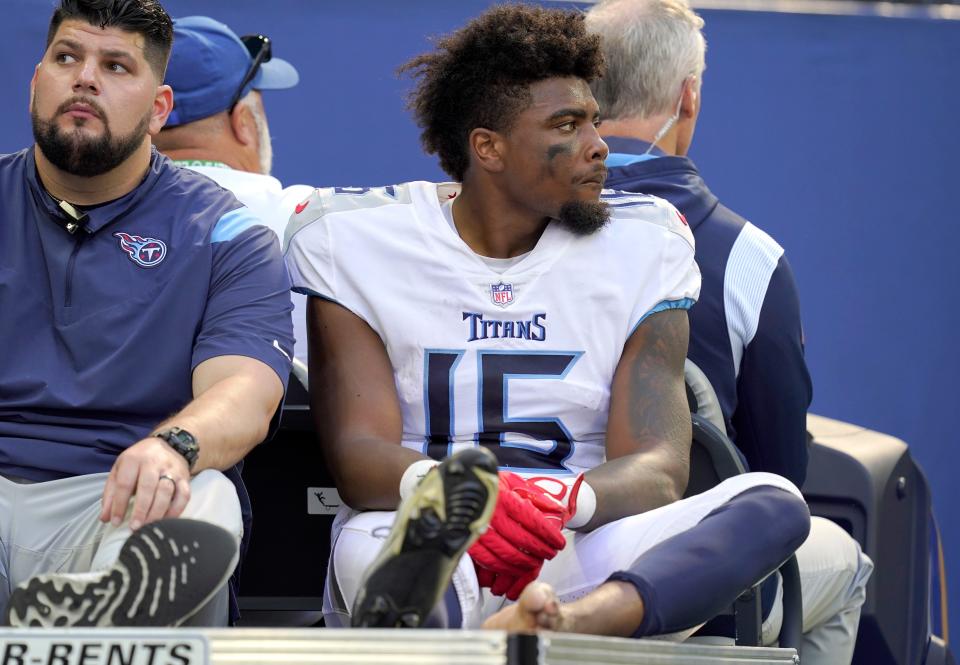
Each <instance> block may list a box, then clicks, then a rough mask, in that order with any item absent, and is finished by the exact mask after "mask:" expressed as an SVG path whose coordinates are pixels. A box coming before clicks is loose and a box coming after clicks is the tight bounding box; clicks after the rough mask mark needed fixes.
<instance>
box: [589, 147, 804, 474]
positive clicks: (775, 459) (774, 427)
mask: <svg viewBox="0 0 960 665" xmlns="http://www.w3.org/2000/svg"><path fill="white" fill-rule="evenodd" d="M606 142H607V144H608V145H609V146H610V152H611V155H610V158H608V166H610V175H609V177H608V178H607V183H606V186H607V187H609V188H612V189H621V190H625V191H629V192H641V193H644V194H653V195H655V196H659V197H661V198H664V199H666V200H668V201H670V203H672V204H673V205H674V206H676V207H677V209H678V210H680V212H681V213H683V215H684V216H685V217H686V218H687V221H688V222H689V224H690V227H691V228H692V229H693V235H694V238H695V239H696V243H697V248H696V259H697V264H698V265H699V266H700V271H701V273H702V275H703V286H702V288H701V291H700V299H699V300H698V301H697V304H696V305H694V306H693V308H692V309H691V310H690V350H689V354H688V355H689V358H690V359H691V360H692V361H693V362H695V363H696V364H697V365H698V366H699V367H700V369H702V370H703V372H704V373H705V374H706V375H707V378H708V379H709V380H710V382H711V383H712V384H713V388H714V390H715V391H716V393H717V397H718V399H719V401H720V407H721V409H722V410H723V416H724V420H725V421H726V426H727V433H728V434H729V435H730V438H731V439H732V440H733V441H734V442H735V443H736V444H737V446H738V447H739V448H740V450H741V451H743V454H744V455H745V456H746V458H747V461H748V463H749V465H750V468H751V469H753V470H755V471H770V472H772V473H777V474H780V475H782V476H785V477H787V478H789V479H790V480H792V481H793V482H794V483H795V484H796V485H797V486H800V485H802V484H803V480H804V478H805V477H806V472H807V457H808V452H807V434H806V413H807V407H809V406H810V400H811V397H812V385H811V381H810V374H809V372H808V371H807V366H806V363H805V362H804V358H803V332H802V329H801V324H800V304H799V300H798V297H797V286H796V283H795V281H794V278H793V272H792V271H791V269H790V264H789V263H787V259H786V257H785V256H784V255H783V248H781V247H780V245H778V244H777V243H776V241H774V240H773V239H772V238H771V237H770V236H769V235H767V234H766V233H764V232H763V231H761V230H760V229H758V228H757V227H756V226H754V225H753V224H751V223H750V222H748V221H747V220H745V219H744V218H742V217H740V216H739V215H737V214H736V213H735V212H733V211H732V210H730V209H729V208H727V207H726V206H724V205H723V204H721V203H720V202H719V201H718V200H717V197H716V196H714V195H713V194H712V193H711V192H710V190H709V189H708V188H707V185H706V183H704V181H703V179H702V178H701V177H700V174H699V173H698V172H697V168H696V166H694V164H693V162H692V161H690V160H689V159H687V158H686V157H675V156H666V155H664V153H662V152H660V151H659V150H656V149H654V151H651V152H652V155H651V156H650V157H653V158H647V159H644V158H640V157H638V156H640V155H643V154H644V153H645V152H646V151H647V149H648V148H649V146H650V144H649V143H645V142H643V141H637V140H633V139H623V138H616V137H611V138H608V139H606ZM638 159H639V161H636V160H638Z"/></svg>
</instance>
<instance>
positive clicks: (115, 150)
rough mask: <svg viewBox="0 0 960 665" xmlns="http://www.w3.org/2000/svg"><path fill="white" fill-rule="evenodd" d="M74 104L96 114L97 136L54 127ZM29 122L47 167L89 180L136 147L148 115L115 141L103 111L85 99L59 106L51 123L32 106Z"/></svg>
mask: <svg viewBox="0 0 960 665" xmlns="http://www.w3.org/2000/svg"><path fill="white" fill-rule="evenodd" d="M78 102H81V103H83V104H87V105H89V106H90V107H92V108H93V109H94V110H95V111H96V112H97V113H98V114H99V116H100V120H101V122H103V134H102V135H101V136H99V137H96V138H95V137H91V136H88V135H87V134H85V133H84V132H83V131H82V130H81V128H80V127H78V128H76V129H74V130H73V131H63V130H61V129H60V127H58V126H57V123H56V118H57V117H58V116H60V115H61V114H63V113H65V112H66V110H67V109H68V108H69V107H70V105H72V104H75V103H78ZM30 121H31V123H32V125H33V139H34V140H35V141H36V142H37V145H38V146H40V151H41V152H42V153H43V156H44V157H46V158H47V159H48V160H49V161H50V163H51V164H53V165H54V166H56V167H57V168H58V169H60V170H61V171H64V172H66V173H69V174H71V175H75V176H80V177H84V178H92V177H94V176H98V175H103V174H104V173H107V172H108V171H112V170H113V169H115V168H116V167H118V166H120V164H122V163H123V162H124V161H126V159H127V158H128V157H129V156H130V155H132V154H133V153H134V152H135V151H136V149H137V148H139V147H140V145H141V144H142V143H143V139H144V137H145V136H146V135H147V129H148V128H149V126H150V114H149V113H148V114H147V115H145V116H144V117H143V119H142V120H141V121H140V122H139V124H137V126H136V127H134V129H133V131H132V132H130V133H129V134H127V135H126V136H119V137H116V138H114V136H113V133H112V132H111V131H110V126H109V125H108V124H107V120H106V114H105V113H104V112H103V109H102V108H100V106H99V105H96V104H94V103H92V102H91V101H90V100H89V99H84V98H80V97H75V98H73V99H68V100H67V101H66V102H64V103H63V104H61V105H60V108H58V109H57V111H56V112H55V113H54V114H53V116H52V119H51V120H43V119H42V118H41V117H40V115H39V114H38V113H37V110H36V104H34V108H33V110H32V111H31V112H30Z"/></svg>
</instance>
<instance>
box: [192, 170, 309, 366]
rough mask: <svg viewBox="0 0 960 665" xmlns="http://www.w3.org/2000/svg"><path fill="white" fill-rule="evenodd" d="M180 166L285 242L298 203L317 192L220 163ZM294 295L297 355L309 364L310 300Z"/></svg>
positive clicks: (306, 187)
mask: <svg viewBox="0 0 960 665" xmlns="http://www.w3.org/2000/svg"><path fill="white" fill-rule="evenodd" d="M176 163H177V164H179V165H180V166H185V167H187V168H189V169H191V170H193V171H196V172H197V173H202V174H203V175H205V176H207V177H208V178H210V179H211V180H213V181H215V182H216V183H217V184H218V185H220V186H221V187H223V188H224V189H228V190H230V192H232V193H233V195H234V196H236V197H237V199H239V200H240V203H242V204H243V205H245V206H247V208H249V209H250V210H251V211H253V214H254V215H256V216H257V217H259V218H260V220H261V221H262V222H263V223H264V224H265V225H266V226H269V227H270V228H271V229H272V230H273V232H274V233H276V234H277V237H278V238H279V239H280V241H281V242H282V241H283V232H284V229H285V228H286V226H287V220H289V219H290V216H291V215H292V214H293V212H294V210H295V209H296V207H297V204H298V203H301V202H303V200H304V199H306V198H307V197H308V196H310V193H311V192H312V191H313V187H309V186H307V185H291V186H290V187H286V188H284V187H283V185H281V184H280V181H279V180H277V179H276V178H274V177H273V176H269V175H262V174H260V173H249V172H247V171H238V170H235V169H232V168H230V167H229V166H227V165H226V164H219V163H217V162H201V161H191V160H185V161H177V162H176ZM291 295H292V297H293V338H294V347H293V354H294V357H296V358H297V359H299V360H302V361H303V362H307V318H306V317H307V304H306V303H307V299H306V296H303V295H301V294H299V293H294V294H291Z"/></svg>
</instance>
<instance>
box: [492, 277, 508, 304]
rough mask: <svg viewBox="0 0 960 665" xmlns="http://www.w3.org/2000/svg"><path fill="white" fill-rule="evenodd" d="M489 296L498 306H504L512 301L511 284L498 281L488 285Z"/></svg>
mask: <svg viewBox="0 0 960 665" xmlns="http://www.w3.org/2000/svg"><path fill="white" fill-rule="evenodd" d="M490 298H491V299H492V300H493V304H494V305H497V306H498V307H506V306H507V305H509V304H510V303H512V302H513V284H504V283H503V282H499V283H497V284H491V285H490Z"/></svg>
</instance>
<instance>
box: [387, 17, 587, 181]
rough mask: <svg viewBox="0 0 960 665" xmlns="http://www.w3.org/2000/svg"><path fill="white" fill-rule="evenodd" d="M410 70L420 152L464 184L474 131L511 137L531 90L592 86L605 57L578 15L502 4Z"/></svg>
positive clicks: (413, 63)
mask: <svg viewBox="0 0 960 665" xmlns="http://www.w3.org/2000/svg"><path fill="white" fill-rule="evenodd" d="M408 71H409V72H412V75H413V76H414V77H415V78H417V79H419V80H418V81H417V85H416V88H415V89H414V90H413V93H412V94H411V95H410V109H411V110H412V111H413V113H414V116H415V118H416V121H417V125H419V127H420V128H421V129H422V130H423V131H422V133H421V134H420V141H421V143H422V144H423V147H424V150H426V151H427V152H428V153H430V154H434V153H436V154H437V155H438V156H439V158H440V166H441V167H442V168H443V170H444V171H446V172H447V173H448V174H449V175H451V176H452V177H453V178H455V179H457V180H463V176H464V173H466V170H467V167H468V166H469V164H470V161H469V155H468V144H467V143H468V138H469V135H470V132H471V131H473V130H474V129H476V128H477V127H484V128H486V129H491V130H494V131H499V132H505V131H509V129H510V127H511V125H512V123H513V121H514V119H515V118H516V116H517V114H518V113H519V112H521V111H522V110H523V109H524V108H526V107H527V105H529V103H530V89H529V88H530V84H532V83H536V82H538V81H543V80H545V79H549V78H554V77H571V76H572V77H577V78H581V79H584V80H585V81H587V82H588V83H589V82H590V81H592V80H594V79H596V78H598V77H600V76H601V75H602V74H603V55H602V53H601V51H600V39H599V37H597V36H596V35H591V34H589V33H587V31H586V28H585V27H584V20H583V15H582V14H581V13H579V12H575V11H565V10H557V9H542V8H539V7H531V6H527V5H504V6H499V7H494V8H492V9H490V10H488V11H486V12H484V13H483V14H481V15H480V16H479V17H477V18H475V19H473V20H472V21H470V22H469V23H468V24H467V25H465V26H464V27H463V28H461V29H460V30H457V31H456V32H454V33H453V34H450V35H447V36H446V37H443V38H441V39H440V40H439V41H438V42H437V46H436V49H435V50H434V51H433V52H432V53H426V54H424V55H420V56H417V57H416V58H414V59H413V60H411V61H410V62H408V63H406V64H405V65H403V66H402V67H401V68H400V72H401V73H402V72H408Z"/></svg>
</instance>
